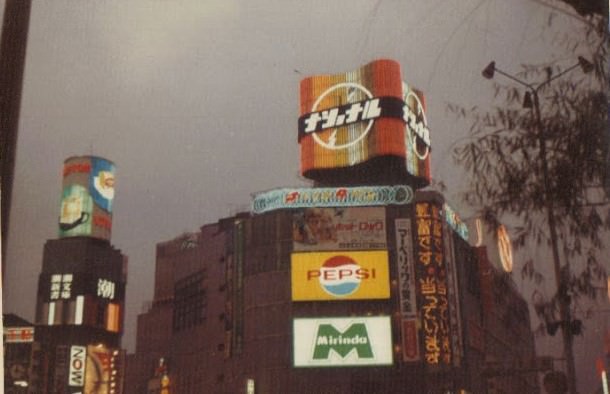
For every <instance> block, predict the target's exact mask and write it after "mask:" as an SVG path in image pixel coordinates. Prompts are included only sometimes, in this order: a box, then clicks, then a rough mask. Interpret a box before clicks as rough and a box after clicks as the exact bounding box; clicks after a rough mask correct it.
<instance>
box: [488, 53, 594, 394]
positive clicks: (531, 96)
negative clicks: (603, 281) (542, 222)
mask: <svg viewBox="0 0 610 394" xmlns="http://www.w3.org/2000/svg"><path fill="white" fill-rule="evenodd" d="M577 67H580V68H581V69H582V70H583V72H584V73H589V72H591V71H592V70H593V65H592V64H591V63H590V62H589V61H587V60H586V59H585V58H583V57H581V56H579V57H578V63H576V64H574V65H573V66H571V67H568V68H566V69H565V70H563V71H562V72H560V73H558V74H557V75H554V76H553V77H551V78H548V79H547V80H546V81H544V82H542V83H539V84H531V83H527V82H525V81H522V80H520V79H518V78H517V77H515V76H513V75H510V74H508V73H506V72H504V71H502V70H500V69H498V68H497V67H496V62H494V61H492V62H491V63H489V65H488V66H487V67H485V69H484V70H483V72H482V74H483V77H485V78H487V79H491V78H493V77H494V73H496V72H497V73H498V74H501V75H503V76H505V77H507V78H508V79H510V80H512V81H514V82H517V83H518V84H520V85H522V86H525V87H526V88H527V89H528V91H527V92H526V93H525V96H524V100H523V107H524V108H530V109H532V108H533V113H534V124H535V125H536V134H537V137H538V144H539V146H540V147H539V158H540V162H541V164H542V181H543V186H544V202H545V205H546V214H547V221H548V225H549V235H550V238H551V249H552V253H553V268H554V271H555V282H556V285H557V291H558V301H559V315H560V321H561V327H562V334H563V347H564V356H565V359H566V364H567V377H568V390H569V392H570V393H571V394H576V371H575V368H574V349H573V346H572V345H573V333H572V328H571V324H570V323H571V317H570V299H569V298H568V297H567V295H566V294H565V292H564V291H565V289H566V287H565V286H567V283H566V284H564V283H562V279H561V261H560V258H559V248H558V245H557V228H556V221H555V213H554V201H553V198H552V196H551V195H550V189H551V188H550V179H549V166H548V162H547V151H546V136H545V133H544V126H543V124H542V116H541V114H540V101H539V97H538V91H539V90H540V89H541V88H542V87H543V86H545V85H547V84H549V83H550V82H551V81H553V80H555V79H557V78H559V77H561V76H562V75H564V74H566V73H568V72H570V71H572V70H574V69H575V68H577ZM566 264H567V263H566ZM566 268H567V270H568V273H569V266H566ZM568 277H569V275H568ZM562 289H563V290H564V291H562Z"/></svg>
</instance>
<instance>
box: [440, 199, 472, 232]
mask: <svg viewBox="0 0 610 394" xmlns="http://www.w3.org/2000/svg"><path fill="white" fill-rule="evenodd" d="M443 212H444V213H445V221H446V222H447V224H449V226H450V227H451V228H452V229H453V231H455V232H456V233H458V235H459V236H460V237H461V238H462V239H463V240H464V241H468V226H466V223H464V222H463V221H462V219H460V217H459V215H458V214H457V213H456V212H455V211H454V210H453V209H452V208H451V207H450V206H449V205H447V204H446V203H445V204H443Z"/></svg>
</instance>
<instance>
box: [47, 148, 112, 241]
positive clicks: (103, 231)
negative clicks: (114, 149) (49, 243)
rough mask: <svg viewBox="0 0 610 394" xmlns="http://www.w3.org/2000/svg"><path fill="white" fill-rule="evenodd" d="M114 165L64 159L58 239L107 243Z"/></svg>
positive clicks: (87, 159) (89, 159)
mask: <svg viewBox="0 0 610 394" xmlns="http://www.w3.org/2000/svg"><path fill="white" fill-rule="evenodd" d="M114 173H115V166H114V163H113V162H111V161H109V160H106V159H104V158H101V157H96V156H75V157H70V158H68V159H66V161H65V162H64V169H63V189H62V194H61V207H60V213H59V237H60V238H65V237H81V236H85V237H93V238H100V239H105V240H110V234H111V231H112V202H113V200H114Z"/></svg>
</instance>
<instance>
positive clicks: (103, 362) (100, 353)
mask: <svg viewBox="0 0 610 394" xmlns="http://www.w3.org/2000/svg"><path fill="white" fill-rule="evenodd" d="M113 367H114V357H113V352H112V350H111V349H109V348H107V347H105V346H104V345H101V344H100V345H89V346H87V373H86V375H85V377H86V378H85V390H84V391H85V393H96V392H97V393H109V392H110V389H111V383H112V382H111V377H112V372H113V371H116V372H115V375H116V373H118V371H117V370H116V369H115V368H113ZM115 385H116V380H115Z"/></svg>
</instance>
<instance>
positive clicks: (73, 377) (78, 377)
mask: <svg viewBox="0 0 610 394" xmlns="http://www.w3.org/2000/svg"><path fill="white" fill-rule="evenodd" d="M86 359H87V349H86V348H85V347H84V346H72V347H70V370H69V372H68V385H70V386H76V387H82V386H84V385H85V365H86Z"/></svg>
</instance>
